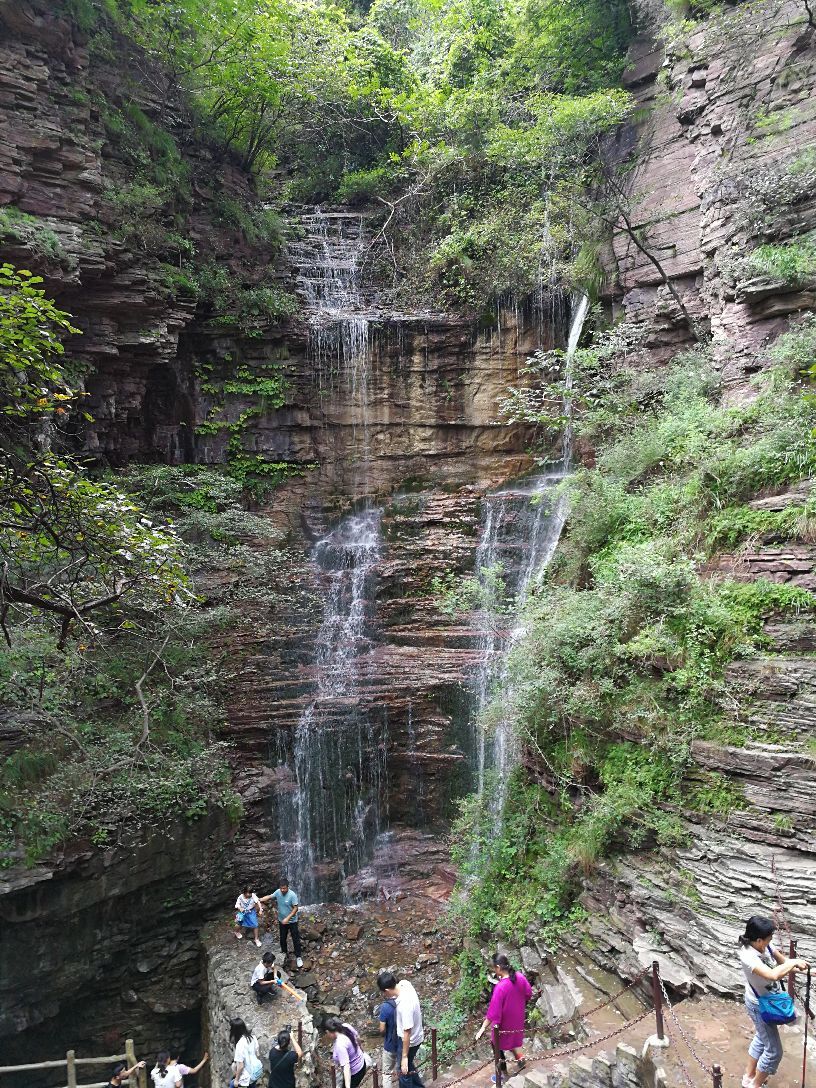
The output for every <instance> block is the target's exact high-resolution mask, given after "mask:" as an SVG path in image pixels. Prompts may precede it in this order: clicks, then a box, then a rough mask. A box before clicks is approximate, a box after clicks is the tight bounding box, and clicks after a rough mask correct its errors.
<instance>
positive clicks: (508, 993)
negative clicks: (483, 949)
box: [476, 954, 533, 1081]
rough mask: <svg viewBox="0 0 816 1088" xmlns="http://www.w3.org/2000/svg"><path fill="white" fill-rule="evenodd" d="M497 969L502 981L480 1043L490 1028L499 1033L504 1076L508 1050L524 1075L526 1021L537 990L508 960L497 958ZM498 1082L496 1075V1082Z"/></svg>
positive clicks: (501, 1064) (495, 993)
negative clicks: (534, 990) (531, 1000)
mask: <svg viewBox="0 0 816 1088" xmlns="http://www.w3.org/2000/svg"><path fill="white" fill-rule="evenodd" d="M493 969H494V971H495V973H496V975H497V976H498V979H499V981H498V982H497V983H496V986H495V987H494V989H493V993H492V995H491V998H490V1004H489V1005H488V1007H487V1012H486V1013H485V1018H484V1022H483V1023H482V1026H481V1027H480V1028H479V1030H478V1031H477V1032H476V1039H477V1040H479V1039H481V1037H482V1036H483V1035H484V1033H485V1032H486V1031H487V1029H488V1028H489V1027H492V1031H493V1034H495V1033H496V1032H498V1033H499V1034H498V1043H499V1053H500V1055H501V1056H500V1059H499V1065H500V1068H501V1071H502V1073H503V1074H506V1073H507V1057H506V1055H505V1053H504V1052H505V1050H511V1051H512V1052H513V1057H514V1058H515V1059H516V1062H517V1066H518V1067H517V1069H516V1070H515V1072H516V1073H520V1072H521V1070H522V1069H524V1067H525V1065H526V1064H527V1063H526V1062H525V1060H524V1054H523V1052H522V1048H523V1046H524V1021H525V1019H526V1015H527V1002H528V1001H529V1000H530V998H531V997H532V996H533V988H532V986H531V985H530V983H529V982H528V981H527V979H526V978H525V977H524V975H523V974H522V973H521V971H516V970H515V969H514V968H513V966H512V965H511V963H510V960H508V958H507V956H504V955H501V954H499V955H495V956H494V957H493ZM492 1079H493V1080H494V1081H495V1079H496V1076H495V1074H494V1075H493V1078H492Z"/></svg>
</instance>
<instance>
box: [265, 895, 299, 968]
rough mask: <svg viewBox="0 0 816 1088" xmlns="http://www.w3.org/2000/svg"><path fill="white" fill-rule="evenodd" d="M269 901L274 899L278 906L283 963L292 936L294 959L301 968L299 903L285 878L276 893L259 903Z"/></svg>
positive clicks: (266, 896)
mask: <svg viewBox="0 0 816 1088" xmlns="http://www.w3.org/2000/svg"><path fill="white" fill-rule="evenodd" d="M270 899H274V900H275V902H276V903H277V904H278V930H279V933H280V947H281V952H283V962H284V963H286V956H287V955H288V952H289V948H288V945H289V934H290V933H291V934H292V947H293V948H294V950H295V957H296V962H297V965H298V967H302V966H303V960H302V958H301V957H302V954H303V948H302V946H301V943H300V928H299V926H298V912H299V910H300V903H299V901H298V897H297V892H296V891H295V890H294V889H293V888H290V887H289V881H288V880H287V879H286V877H285V876H284V877H281V882H280V884H279V886H278V888H277V890H276V891H274V892H271V893H270V894H269V895H265V896H263V897H262V898H261V900H260V902H261V903H268V902H269V900H270Z"/></svg>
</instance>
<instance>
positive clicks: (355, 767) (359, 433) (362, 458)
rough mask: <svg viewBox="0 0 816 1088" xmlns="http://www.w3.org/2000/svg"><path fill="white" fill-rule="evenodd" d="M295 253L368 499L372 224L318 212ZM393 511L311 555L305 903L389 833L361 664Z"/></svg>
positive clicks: (299, 797) (345, 525)
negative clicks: (315, 594) (318, 592)
mask: <svg viewBox="0 0 816 1088" xmlns="http://www.w3.org/2000/svg"><path fill="white" fill-rule="evenodd" d="M300 227H301V231H300V234H301V236H300V238H299V239H298V240H296V241H292V242H290V243H289V245H288V254H289V258H290V260H291V261H292V263H293V264H294V265H295V267H296V270H297V278H296V283H297V289H298V292H299V294H300V296H301V298H302V299H303V302H304V308H305V312H306V316H307V319H308V322H309V342H308V353H309V358H310V360H311V362H312V363H313V365H314V369H315V371H316V375H317V380H318V383H319V387H320V389H321V391H322V392H324V393H326V394H334V393H336V392H338V391H344V392H345V393H346V395H347V396H348V398H349V402H350V407H351V418H352V443H353V447H354V448H353V451H352V454H351V457H350V460H352V461H353V462H354V463H355V465H356V483H357V489H358V492H359V493H360V494H362V495H365V494H366V492H367V491H368V486H367V484H368V463H369V461H370V442H369V425H368V418H369V414H368V410H369V398H370V395H371V391H370V388H369V364H370V360H371V349H370V343H369V325H370V320H371V315H372V306H371V300H369V299H367V298H366V297H365V294H364V292H363V288H362V267H363V261H364V257H365V253H366V251H367V248H368V240H367V238H366V233H365V220H364V217H363V216H361V215H359V214H354V213H351V212H323V211H321V210H320V209H315V210H313V211H311V212H309V213H307V214H304V215H302V216H301V220H300ZM381 518H382V510H380V509H377V508H375V507H374V506H373V505H372V504H371V502H370V501H369V500H368V499H365V501H364V504H363V507H362V509H360V510H358V511H357V512H356V513H353V514H351V515H349V516H348V517H346V518H344V519H343V520H342V521H340V522H339V524H337V525H336V526H335V527H334V528H333V529H332V530H331V531H330V532H328V533H327V534H326V535H325V536H323V537H322V539H320V540H318V541H317V543H316V544H315V545H314V547H313V549H312V552H311V557H310V558H311V560H312V562H313V563H314V565H315V567H316V568H317V570H318V572H319V580H320V583H321V585H322V586H323V588H324V599H323V614H322V619H321V623H320V628H319V630H318V634H317V639H316V643H315V653H314V682H315V686H314V691H313V693H312V696H311V698H310V700H309V703H308V705H307V706H306V707H305V708H304V710H303V711H302V713H301V714H300V717H299V720H298V723H297V726H296V727H295V729H294V733H293V735H292V736H291V737H289V738H287V739H286V740H285V742H284V743H283V745H282V747H281V748H280V749H279V761H280V762H281V763H284V764H285V765H286V767H287V769H288V774H289V776H290V778H291V779H292V780H293V781H294V789H293V792H292V793H291V794H289V795H284V796H281V798H279V804H278V813H279V815H278V823H279V828H280V837H281V846H282V852H283V863H284V865H285V866H286V868H287V870H288V872H289V874H290V877H291V879H292V881H293V883H294V885H295V887H297V889H298V891H299V893H300V895H301V897H302V898H303V899H304V901H308V900H315V899H317V898H325V897H326V895H327V894H330V893H331V892H334V891H336V890H337V887H338V884H339V883H340V882H341V880H342V878H343V876H344V875H346V874H348V873H350V872H353V871H356V869H358V868H359V867H360V866H361V864H362V863H363V862H364V860H365V858H366V854H367V852H368V850H369V848H370V846H371V844H372V843H373V841H374V839H375V838H376V836H377V835H378V834H379V832H380V831H381V830H382V823H383V808H384V802H383V798H384V793H385V773H386V764H385V759H386V747H387V745H386V737H385V729H386V724H385V722H386V719H385V716H384V715H379V716H377V715H376V714H375V713H374V712H373V710H372V708H371V706H370V705H369V703H368V701H367V699H366V696H365V694H364V691H363V685H362V683H361V676H360V664H361V662H362V661H363V660H364V659H365V657H366V655H367V654H368V652H369V651H370V649H371V620H372V612H373V602H374V595H375V584H376V571H375V568H376V564H377V562H378V561H379V559H380V551H381V542H382V534H381V524H380V523H381Z"/></svg>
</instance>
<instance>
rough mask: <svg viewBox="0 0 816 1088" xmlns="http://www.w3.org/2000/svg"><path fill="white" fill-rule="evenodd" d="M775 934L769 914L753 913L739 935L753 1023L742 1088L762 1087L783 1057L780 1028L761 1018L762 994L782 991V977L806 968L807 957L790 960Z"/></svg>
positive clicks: (746, 1004) (747, 1002)
mask: <svg viewBox="0 0 816 1088" xmlns="http://www.w3.org/2000/svg"><path fill="white" fill-rule="evenodd" d="M773 934H774V924H773V922H772V921H771V920H770V918H763V916H762V915H761V914H754V915H752V917H750V918H749V919H748V921H747V922H746V923H745V932H744V933H743V935H742V936H741V937H740V938H739V943H740V950H739V958H740V964H741V965H742V973H743V974H744V975H745V1008H746V1009H747V1010H748V1015H749V1016H750V1017H751V1020H752V1022H753V1025H754V1037H753V1039H752V1040H751V1045H750V1046H749V1047H748V1064H747V1065H746V1067H745V1073H744V1074H743V1077H742V1088H760V1085H762V1084H764V1083H765V1081H766V1080H767V1079H768V1077H770V1076H771V1075H772V1074H774V1073H775V1072H776V1071H777V1069H778V1068H779V1063H780V1062H781V1061H782V1041H781V1040H780V1038H779V1028H778V1027H777V1026H776V1024H768V1023H766V1022H765V1021H764V1020H763V1019H762V1016H761V1015H760V1009H759V998H760V997H764V996H765V995H766V994H773V993H781V986H780V985H779V980H780V979H782V978H785V977H786V976H787V975H789V974H790V973H791V972H792V971H807V966H808V965H807V963H805V961H804V960H789V959H787V958H786V957H785V956H783V955H782V953H781V952H778V951H777V950H776V949H775V948H774V947H773V946H772V945H771V940H772V938H773Z"/></svg>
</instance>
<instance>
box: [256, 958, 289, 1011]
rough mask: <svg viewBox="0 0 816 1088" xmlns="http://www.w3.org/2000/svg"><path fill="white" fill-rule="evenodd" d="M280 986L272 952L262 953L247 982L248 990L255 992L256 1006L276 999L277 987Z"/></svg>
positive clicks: (280, 982)
mask: <svg viewBox="0 0 816 1088" xmlns="http://www.w3.org/2000/svg"><path fill="white" fill-rule="evenodd" d="M281 985H282V981H281V978H280V975H279V974H278V970H277V968H276V967H275V954H274V952H264V954H263V956H262V958H261V962H260V963H259V964H258V966H257V967H256V968H255V970H254V971H253V972H252V978H251V979H250V982H249V987H250V989H251V990H254V991H255V996H256V997H257V999H258V1004H259V1005H263V1003H264V1001H271V1000H272V999H273V998H274V997H277V995H278V987H279V986H281Z"/></svg>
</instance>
